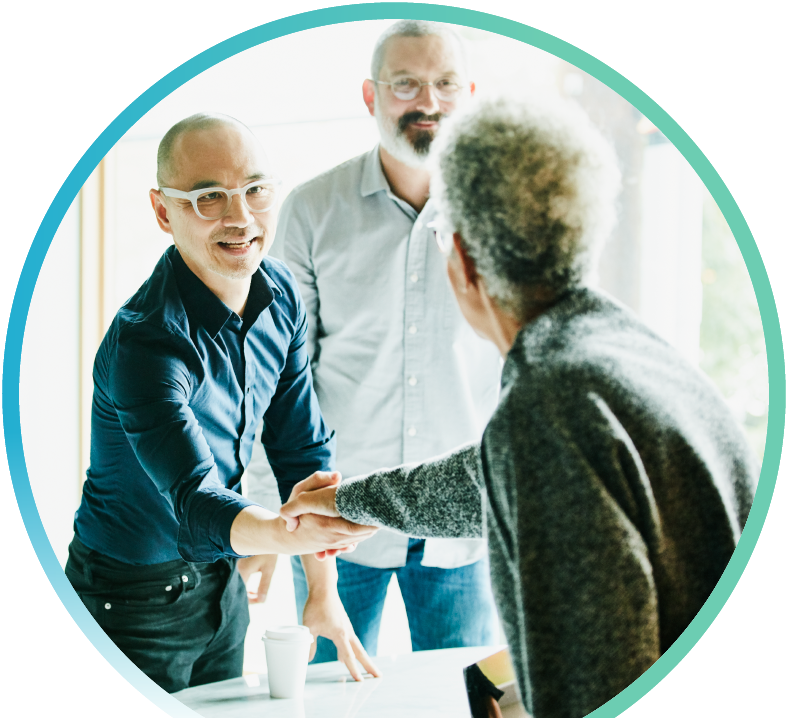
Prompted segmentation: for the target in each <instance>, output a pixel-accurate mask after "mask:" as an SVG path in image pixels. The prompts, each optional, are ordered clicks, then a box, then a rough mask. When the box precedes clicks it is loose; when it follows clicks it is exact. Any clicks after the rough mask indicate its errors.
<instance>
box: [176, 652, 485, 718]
mask: <svg viewBox="0 0 788 718" xmlns="http://www.w3.org/2000/svg"><path fill="white" fill-rule="evenodd" d="M498 650H500V647H499V648H495V647H490V646H487V647H481V648H447V649H443V650H439V651H418V652H415V653H405V654H402V655H399V656H383V657H378V658H375V659H374V660H375V664H376V665H377V666H378V668H379V669H380V671H381V673H382V674H383V675H382V676H381V677H380V678H372V677H368V678H365V679H364V681H363V682H362V683H356V682H355V681H354V680H353V679H352V678H351V677H350V674H349V673H348V671H347V668H346V667H345V666H344V664H341V663H338V662H335V663H320V664H316V665H311V666H309V668H308V669H307V678H306V688H305V691H304V698H303V700H301V699H281V698H280V699H277V698H271V696H270V695H269V694H268V678H267V676H266V675H265V674H264V673H263V674H252V675H246V676H244V677H243V678H233V679H232V680H229V681H220V682H219V683H209V684H207V685H204V686H197V687H196V688H187V689H186V690H183V691H179V692H178V693H175V694H174V696H175V697H176V698H177V699H178V700H179V701H181V702H182V703H184V704H185V705H187V706H188V707H189V708H191V709H192V710H194V711H196V712H197V713H199V714H200V715H201V716H205V717H206V718H213V717H214V716H217V717H218V716H222V718H251V717H252V716H254V718H318V716H319V718H366V717H367V716H374V717H375V718H394V717H395V716H396V718H403V716H405V717H406V718H422V717H423V718H440V717H441V716H446V718H449V717H451V718H467V717H468V716H470V709H469V708H468V698H467V694H466V692H465V682H464V679H463V674H462V669H463V668H465V667H466V666H469V665H470V664H472V663H475V662H476V661H478V660H480V659H482V658H485V657H486V656H489V655H492V654H493V653H495V652H496V651H498Z"/></svg>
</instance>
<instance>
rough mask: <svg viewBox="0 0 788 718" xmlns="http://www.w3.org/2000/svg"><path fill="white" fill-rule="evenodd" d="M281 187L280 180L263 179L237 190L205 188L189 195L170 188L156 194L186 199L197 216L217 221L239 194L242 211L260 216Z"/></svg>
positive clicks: (273, 200)
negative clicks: (234, 196)
mask: <svg viewBox="0 0 788 718" xmlns="http://www.w3.org/2000/svg"><path fill="white" fill-rule="evenodd" d="M281 186H282V182H281V180H278V179H265V180H257V181H256V182H250V183H249V184H248V185H246V186H245V187H239V188H238V189H225V188H224V187H206V188H205V189H196V190H194V191H193V192H183V191H182V190H179V189H173V188H172V187H159V191H160V192H161V193H162V194H163V195H165V196H167V197H177V198H178V199H188V200H189V201H190V202H191V203H192V207H194V211H195V212H196V213H197V216H198V217H201V218H202V219H221V218H222V217H224V215H226V214H227V213H228V212H229V211H230V206H231V205H232V202H233V195H236V194H239V195H241V200H242V201H243V203H244V205H246V209H248V210H249V211H250V212H252V213H254V214H262V213H263V212H268V210H270V209H272V208H273V206H274V204H275V203H276V195H277V193H278V191H279V189H280V187H281Z"/></svg>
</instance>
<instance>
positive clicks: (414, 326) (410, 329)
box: [408, 324, 419, 334]
mask: <svg viewBox="0 0 788 718" xmlns="http://www.w3.org/2000/svg"><path fill="white" fill-rule="evenodd" d="M408 331H409V332H410V333H411V334H415V333H416V332H417V331H419V330H418V329H416V325H415V324H411V325H410V326H409V327H408Z"/></svg>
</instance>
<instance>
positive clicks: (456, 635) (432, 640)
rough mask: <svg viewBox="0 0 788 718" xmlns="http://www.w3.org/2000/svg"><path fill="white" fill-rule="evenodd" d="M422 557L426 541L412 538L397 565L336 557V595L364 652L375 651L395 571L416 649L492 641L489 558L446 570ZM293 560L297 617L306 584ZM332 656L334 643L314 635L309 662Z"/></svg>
mask: <svg viewBox="0 0 788 718" xmlns="http://www.w3.org/2000/svg"><path fill="white" fill-rule="evenodd" d="M423 555H424V539H410V542H409V545H408V558H407V562H406V564H405V565H404V566H401V567H399V568H370V567H369V566H360V565H358V564H355V563H350V562H349V561H343V560H342V559H338V560H337V572H338V574H339V580H338V583H337V587H338V589H339V597H340V598H341V599H342V603H343V605H344V606H345V610H346V611H347V615H348V618H350V622H351V624H353V630H354V631H355V632H356V635H357V636H358V637H359V639H360V640H361V643H362V644H363V646H364V648H365V649H366V651H367V653H369V655H371V656H374V655H376V654H377V650H378V633H379V632H380V618H381V616H382V614H383V603H384V602H385V600H386V591H387V590H388V586H389V582H390V581H391V576H392V574H397V581H398V582H399V586H400V591H401V592H402V598H403V600H404V602H405V610H406V611H407V614H408V624H409V625H410V637H411V645H412V647H413V650H414V651H427V650H431V649H434V648H459V647H463V646H492V645H495V644H496V643H497V642H498V641H497V638H498V629H497V625H498V622H497V614H496V612H495V604H494V603H493V597H492V590H491V588H490V569H489V561H488V559H487V558H486V557H485V558H484V559H482V560H481V561H477V562H476V563H472V564H470V565H469V566H462V567H460V568H450V569H446V568H434V567H431V566H422V565H421V558H422V556H423ZM292 564H293V582H294V584H295V595H296V608H297V610H298V617H299V621H300V620H301V619H302V617H303V614H304V604H305V603H306V598H307V594H308V591H307V583H306V577H305V576H304V570H303V568H302V567H301V560H300V559H299V558H298V556H294V557H293V559H292ZM335 660H337V652H336V648H335V646H334V644H333V643H332V642H331V641H329V640H327V639H325V638H323V637H320V638H318V639H317V652H316V653H315V658H314V660H313V661H312V662H313V663H324V662H325V661H335Z"/></svg>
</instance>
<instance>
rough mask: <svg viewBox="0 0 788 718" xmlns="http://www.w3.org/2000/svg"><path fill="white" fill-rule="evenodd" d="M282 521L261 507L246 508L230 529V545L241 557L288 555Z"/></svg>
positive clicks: (286, 535) (286, 534)
mask: <svg viewBox="0 0 788 718" xmlns="http://www.w3.org/2000/svg"><path fill="white" fill-rule="evenodd" d="M287 538H288V533H287V531H286V529H285V525H284V521H282V519H280V518H279V517H278V516H277V515H276V514H275V513H273V512H271V511H269V510H268V509H264V508H263V507H262V506H248V507H246V508H245V509H244V510H243V511H241V512H240V513H239V514H238V515H237V516H236V517H235V520H234V521H233V524H232V526H231V528H230V545H231V546H232V549H233V551H235V552H236V553H237V554H239V555H241V556H256V555H259V554H264V553H288V551H287V546H286V541H287Z"/></svg>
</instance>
